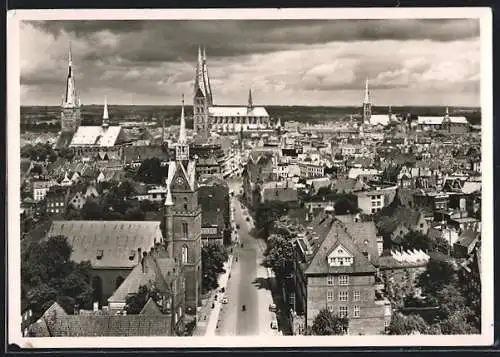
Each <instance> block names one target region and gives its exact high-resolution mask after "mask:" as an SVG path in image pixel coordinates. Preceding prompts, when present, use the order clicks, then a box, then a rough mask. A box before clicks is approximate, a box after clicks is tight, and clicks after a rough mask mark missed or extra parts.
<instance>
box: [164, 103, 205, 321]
mask: <svg viewBox="0 0 500 357" xmlns="http://www.w3.org/2000/svg"><path fill="white" fill-rule="evenodd" d="M183 102H184V101H183ZM167 186H168V187H167V190H168V191H167V192H168V194H167V198H166V200H165V203H164V221H163V223H164V227H165V241H166V244H167V251H168V252H169V254H170V255H171V257H172V258H176V259H177V260H178V261H180V262H181V263H182V264H183V265H184V274H185V276H184V277H185V280H186V307H187V309H188V313H189V312H192V313H196V308H197V306H200V305H201V284H202V280H201V208H200V207H199V204H198V186H197V182H196V176H195V161H193V160H189V146H188V144H187V141H186V124H185V120H184V104H183V106H182V112H181V125H180V131H179V141H178V143H177V147H176V158H175V161H171V162H170V163H169V170H168V177H167Z"/></svg>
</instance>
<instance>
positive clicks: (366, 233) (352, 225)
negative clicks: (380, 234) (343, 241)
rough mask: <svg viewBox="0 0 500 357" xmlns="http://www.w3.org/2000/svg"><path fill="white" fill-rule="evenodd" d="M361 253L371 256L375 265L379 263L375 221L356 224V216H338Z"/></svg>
mask: <svg viewBox="0 0 500 357" xmlns="http://www.w3.org/2000/svg"><path fill="white" fill-rule="evenodd" d="M336 218H337V219H338V220H339V221H340V222H342V224H343V225H344V228H345V229H346V231H347V233H349V235H350V236H351V237H352V239H353V240H354V243H356V245H357V246H358V248H359V250H360V251H361V252H367V253H369V255H370V261H371V262H372V263H373V264H376V263H377V262H378V246H377V227H376V226H375V222H373V221H358V222H356V220H355V216H354V215H342V216H336Z"/></svg>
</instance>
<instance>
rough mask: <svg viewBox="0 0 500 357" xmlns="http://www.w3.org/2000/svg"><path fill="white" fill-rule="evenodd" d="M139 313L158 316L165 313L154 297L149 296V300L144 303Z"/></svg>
mask: <svg viewBox="0 0 500 357" xmlns="http://www.w3.org/2000/svg"><path fill="white" fill-rule="evenodd" d="M139 315H147V316H158V315H163V313H162V312H161V310H160V307H159V306H158V304H157V303H156V302H155V301H154V300H153V298H149V300H148V302H146V305H144V307H143V308H142V310H141V312H140V313H139Z"/></svg>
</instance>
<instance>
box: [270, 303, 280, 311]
mask: <svg viewBox="0 0 500 357" xmlns="http://www.w3.org/2000/svg"><path fill="white" fill-rule="evenodd" d="M269 311H271V312H276V311H278V308H277V307H276V304H271V305H269Z"/></svg>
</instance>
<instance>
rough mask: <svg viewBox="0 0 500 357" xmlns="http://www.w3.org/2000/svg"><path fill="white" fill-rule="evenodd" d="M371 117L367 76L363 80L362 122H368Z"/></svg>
mask: <svg viewBox="0 0 500 357" xmlns="http://www.w3.org/2000/svg"><path fill="white" fill-rule="evenodd" d="M371 117H372V104H371V102H370V91H369V90H368V78H367V79H366V81H365V98H364V100H363V123H362V124H369V123H370V119H371Z"/></svg>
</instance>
